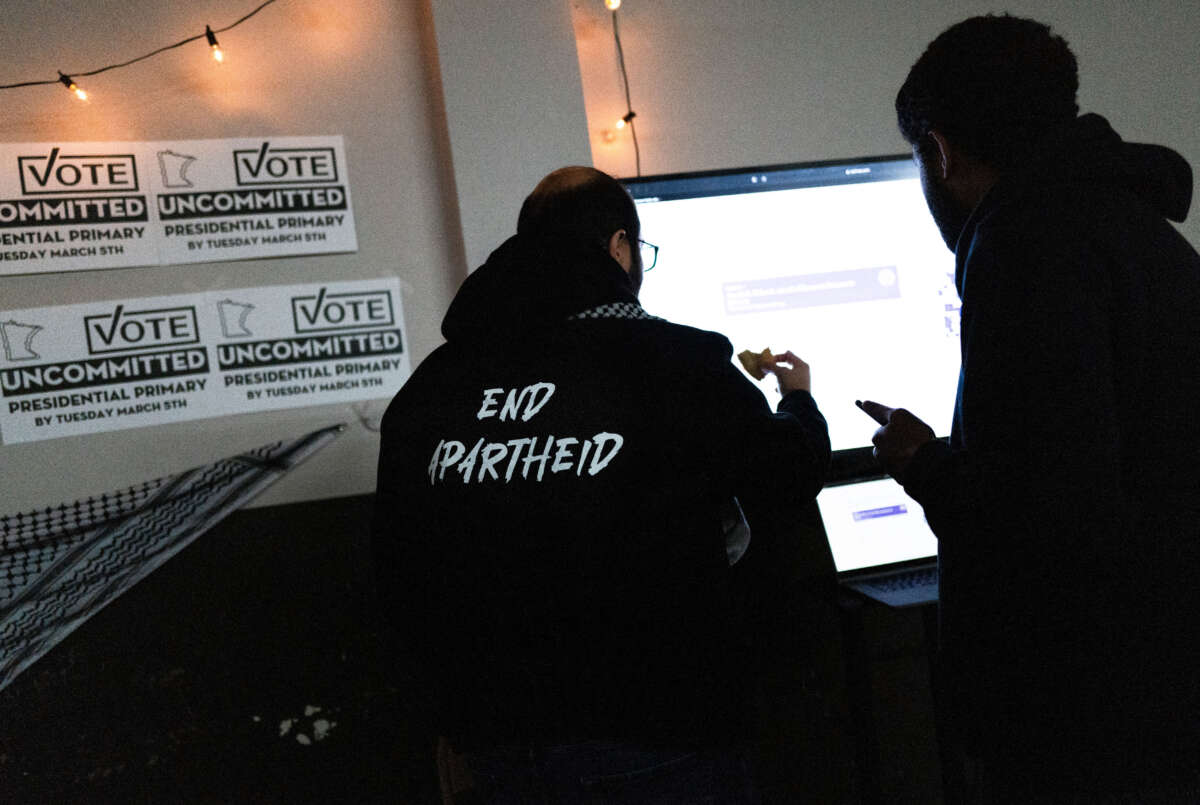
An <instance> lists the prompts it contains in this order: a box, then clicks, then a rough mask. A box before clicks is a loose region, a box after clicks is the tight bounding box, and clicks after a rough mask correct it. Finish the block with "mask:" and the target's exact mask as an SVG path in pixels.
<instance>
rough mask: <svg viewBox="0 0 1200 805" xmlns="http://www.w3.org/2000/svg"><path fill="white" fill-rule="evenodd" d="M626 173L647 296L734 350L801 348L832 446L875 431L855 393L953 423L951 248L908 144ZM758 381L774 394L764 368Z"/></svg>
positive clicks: (934, 421) (650, 305) (955, 316)
mask: <svg viewBox="0 0 1200 805" xmlns="http://www.w3.org/2000/svg"><path fill="white" fill-rule="evenodd" d="M622 181H623V182H624V184H625V186H626V187H627V188H628V190H629V192H630V194H631V195H632V196H633V198H634V200H635V202H636V203H637V208H638V214H639V217H640V218H641V222H642V238H643V239H644V240H646V241H648V242H650V243H653V244H656V245H658V246H659V257H658V264H657V265H656V266H655V267H654V269H653V270H652V271H651V272H650V273H648V274H646V276H645V281H644V283H643V285H642V291H641V301H642V305H643V307H645V309H646V311H647V312H649V313H651V314H653V315H656V316H661V317H663V318H665V319H669V320H671V321H674V322H677V323H680V324H688V325H691V326H694V327H699V328H702V329H705V330H715V331H717V332H719V333H723V334H724V335H726V336H727V337H728V338H729V340H730V341H732V342H733V347H734V352H735V353H737V352H740V351H742V350H745V349H749V350H752V351H754V352H759V351H761V350H762V349H763V348H764V347H766V348H770V349H771V350H772V351H773V352H777V353H778V352H783V351H785V350H789V349H790V350H792V351H793V352H794V353H796V354H797V355H799V356H800V357H801V358H803V359H804V360H805V361H807V362H808V363H809V365H810V366H811V367H812V375H813V396H814V397H815V398H816V400H817V403H818V404H819V405H820V408H821V411H822V413H824V414H825V417H826V419H827V420H828V421H829V433H830V438H831V440H832V442H833V449H834V450H850V449H853V448H862V447H864V446H866V445H869V444H870V440H871V434H872V433H874V431H875V428H876V425H875V424H874V423H873V422H871V420H870V419H869V418H868V417H867V416H866V415H865V414H864V413H863V412H862V411H860V410H859V409H858V408H856V407H855V405H854V401H855V400H856V399H871V400H876V401H878V402H881V403H884V404H886V405H891V406H896V407H900V406H902V407H905V408H908V409H909V410H911V411H912V412H913V413H914V414H916V415H917V416H919V417H921V418H922V419H924V420H925V421H926V422H928V423H929V425H930V426H931V427H932V428H933V429H934V430H935V431H936V433H937V434H938V435H939V436H945V435H947V434H948V433H949V430H950V420H951V416H952V414H953V407H954V395H955V390H956V387H957V383H958V368H959V339H958V336H959V300H958V295H957V293H956V291H955V288H954V256H953V254H951V252H950V251H949V250H948V249H947V248H946V245H945V243H944V242H943V241H942V238H941V236H940V235H939V234H938V231H937V227H936V226H935V225H934V223H933V220H932V219H931V218H930V215H929V211H928V209H927V208H926V205H925V200H924V197H923V196H922V193H921V185H920V178H919V176H918V174H917V169H916V166H915V165H914V164H913V161H912V158H911V157H910V156H907V155H906V156H893V157H872V158H864V159H855V160H843V161H837V162H821V163H810V164H800V165H786V166H774V167H766V168H746V169H739V170H725V171H713V172H706V173H687V174H675V175H664V176H649V177H642V178H636V179H625V180H622ZM735 360H736V358H735ZM760 385H761V387H762V390H763V392H764V393H765V394H766V395H767V398H768V400H769V401H770V402H771V404H772V406H774V404H775V403H777V402H778V400H779V393H778V391H777V387H776V383H775V381H774V379H773V378H772V377H771V376H769V375H768V376H767V378H765V379H764V380H762V381H760Z"/></svg>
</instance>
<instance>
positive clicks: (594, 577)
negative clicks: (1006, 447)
mask: <svg viewBox="0 0 1200 805" xmlns="http://www.w3.org/2000/svg"><path fill="white" fill-rule="evenodd" d="M638 235H639V226H638V216H637V211H636V208H635V206H634V204H633V201H632V200H631V199H630V197H629V195H628V193H626V192H625V190H624V188H622V187H621V185H620V184H619V183H618V182H617V181H616V180H614V179H612V178H611V177H609V176H607V175H605V174H603V173H600V172H599V171H596V170H593V169H591V168H583V167H574V168H564V169H561V170H559V171H555V172H554V173H551V174H550V175H549V176H547V177H546V178H545V179H543V180H542V182H541V183H540V184H539V185H538V186H537V188H535V190H534V192H533V193H532V194H531V195H530V196H529V198H527V199H526V200H525V203H524V205H523V207H522V208H521V213H520V216H519V219H518V224H517V234H516V236H515V237H513V238H511V239H510V240H508V241H507V242H506V243H504V244H503V245H502V246H500V248H498V249H497V250H496V251H495V252H493V253H492V255H491V256H490V257H489V258H488V261H487V263H486V264H485V265H484V266H483V267H481V268H479V269H478V270H477V271H475V272H474V273H473V274H471V276H470V277H468V279H467V280H466V281H465V282H464V283H463V285H462V287H461V289H460V290H459V292H458V294H457V296H456V297H455V298H454V301H453V303H452V304H451V305H450V309H449V311H448V313H447V314H446V318H445V320H444V322H443V323H442V333H443V335H445V337H446V342H447V343H445V344H444V345H442V346H441V347H439V348H438V349H437V350H435V351H434V352H433V353H432V354H431V355H430V356H429V357H428V358H427V359H426V360H425V361H424V362H423V363H422V364H421V366H420V367H419V368H418V369H417V371H416V372H414V374H413V376H412V377H411V378H410V379H409V381H408V382H407V383H406V384H405V385H404V387H403V388H402V389H401V390H400V392H399V393H398V394H397V395H396V397H395V399H394V400H393V401H392V403H391V405H390V406H389V408H388V411H387V414H386V415H385V417H384V421H383V439H382V444H381V448H380V460H379V476H378V492H377V512H376V520H375V527H374V540H375V550H376V562H377V566H378V569H379V586H380V590H381V592H382V594H383V596H384V606H385V609H386V612H387V613H388V615H389V617H391V618H392V619H394V622H395V623H396V625H397V627H398V629H399V632H400V638H401V650H402V651H403V652H404V653H405V654H406V655H407V657H408V658H409V660H410V661H411V662H412V664H413V666H414V668H415V673H416V674H418V680H419V688H420V692H419V694H418V695H428V696H429V697H431V699H432V702H433V714H432V715H431V729H432V730H436V731H437V732H438V733H440V734H442V735H445V736H447V737H448V738H449V739H450V742H451V744H452V746H453V748H454V749H455V750H456V751H457V752H459V753H463V754H464V755H465V756H466V758H467V762H468V765H469V767H470V769H471V771H472V772H473V773H474V776H475V778H476V783H477V784H478V785H479V787H480V789H481V790H482V791H483V792H484V793H485V796H488V797H495V798H496V799H495V800H494V801H510V800H507V799H503V797H504V796H508V797H513V798H514V799H512V800H511V801H525V800H523V799H521V797H522V796H526V797H534V796H545V797H546V801H553V802H574V801H584V799H585V798H586V797H590V796H595V795H596V791H606V792H608V795H610V796H612V797H614V799H612V800H611V801H614V802H618V801H623V800H621V799H620V798H619V797H620V796H621V793H620V792H621V791H623V790H625V789H628V790H629V791H632V792H639V791H640V792H642V793H643V794H644V793H646V792H648V791H654V790H658V789H657V788H656V787H658V786H682V787H684V789H685V790H686V789H691V790H692V794H684V795H683V798H684V799H687V797H688V796H692V795H695V796H699V795H700V794H704V795H708V796H714V797H717V798H716V799H714V800H713V801H715V802H742V801H746V800H745V799H744V798H743V795H742V794H738V793H736V789H737V788H738V786H739V785H740V783H739V782H738V779H739V774H740V772H739V771H738V770H739V768H740V767H739V764H738V763H737V762H731V760H730V758H731V757H732V755H731V754H730V753H729V752H728V751H726V750H728V749H729V748H730V747H733V746H735V745H736V743H737V741H738V740H740V739H742V738H744V737H745V731H746V717H747V704H746V700H745V699H746V692H747V689H748V687H749V685H748V682H749V680H747V679H746V677H745V672H746V666H747V662H748V661H747V657H746V656H745V650H746V647H745V644H746V640H745V630H746V626H745V623H746V621H744V620H743V618H744V617H745V616H746V613H743V612H740V611H739V610H738V601H739V600H745V599H744V598H742V597H739V596H737V595H735V594H734V592H733V591H732V590H731V583H730V582H731V566H730V565H731V560H732V559H733V558H734V555H733V554H731V553H730V550H731V548H732V546H730V545H727V542H726V538H725V532H726V530H731V531H735V532H739V533H744V531H745V527H744V526H745V524H744V523H742V524H741V527H737V528H733V529H726V528H725V526H724V525H723V519H724V521H725V522H726V523H728V522H729V521H731V520H738V519H740V518H739V517H738V513H739V511H742V510H744V511H745V512H747V513H748V514H749V521H750V522H749V528H750V531H751V539H752V540H754V539H755V538H761V537H762V536H763V535H762V534H759V533H757V532H756V531H755V524H756V522H758V521H757V520H756V518H755V515H754V514H753V512H766V513H769V514H775V513H778V512H780V511H787V510H789V509H791V508H793V507H798V506H801V505H803V504H805V503H806V502H811V500H812V499H813V498H814V497H815V496H816V493H817V491H818V490H819V489H820V488H821V486H822V484H823V482H824V478H825V473H826V470H827V467H828V463H829V456H830V452H829V439H828V434H827V430H826V425H825V420H824V418H823V417H822V416H821V414H820V412H819V411H818V410H817V407H816V404H815V403H814V401H813V398H812V396H811V395H810V394H809V391H808V388H809V379H808V367H807V366H806V365H805V364H804V363H803V361H801V360H800V359H799V358H796V357H795V356H794V355H792V354H791V353H786V354H785V355H784V356H783V357H782V358H780V359H778V360H776V361H772V362H770V363H769V365H768V366H767V368H768V369H769V370H770V371H773V372H774V373H775V375H776V376H777V378H778V380H779V383H780V386H781V390H782V391H783V392H784V397H783V400H782V402H781V403H780V404H779V413H772V412H771V411H770V409H769V408H768V406H767V404H766V401H765V399H764V397H763V395H762V394H761V393H760V392H759V391H758V389H757V388H756V387H755V386H754V385H753V384H752V383H751V382H750V381H749V380H748V379H747V378H746V377H745V376H744V375H742V373H741V372H740V370H738V369H736V368H735V367H734V366H733V365H732V363H731V362H730V358H731V347H730V344H729V341H728V340H726V339H725V338H724V337H723V336H721V335H718V334H716V333H710V332H703V331H699V330H695V329H692V328H689V327H683V326H679V325H675V324H671V323H669V322H666V321H663V320H661V319H657V318H655V317H653V316H651V315H649V314H647V313H646V312H645V311H644V310H642V308H641V307H640V306H639V304H638V301H637V292H638V288H639V287H640V284H641V278H642V269H643V263H642V259H641V256H640V253H641V249H640V248H639V247H640V241H639V237H638ZM739 503H740V507H739V505H738V504H739ZM767 519H768V520H770V519H771V518H770V517H768V518H767ZM751 544H752V545H753V544H754V543H753V542H752V543H751ZM826 554H827V549H826ZM826 560H828V557H827V556H826ZM827 564H828V565H829V567H830V568H831V567H832V565H831V563H828V561H827ZM654 767H658V769H659V770H658V771H657V772H651V771H649V769H651V768H654ZM660 776H662V777H663V779H658V778H659V777H660ZM581 780H582V782H581ZM663 790H664V791H665V790H667V789H665V788H664V789H663ZM538 791H540V792H541V793H540V794H536V792H538ZM537 801H542V800H541V799H538V800H537ZM587 801H591V800H590V799H589V800H587ZM605 801H610V800H605Z"/></svg>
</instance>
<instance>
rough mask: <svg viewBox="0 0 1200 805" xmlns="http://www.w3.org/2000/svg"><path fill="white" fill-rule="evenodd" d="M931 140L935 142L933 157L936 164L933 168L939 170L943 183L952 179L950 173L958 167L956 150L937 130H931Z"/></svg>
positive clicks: (938, 173)
mask: <svg viewBox="0 0 1200 805" xmlns="http://www.w3.org/2000/svg"><path fill="white" fill-rule="evenodd" d="M929 139H930V140H932V141H933V147H934V152H933V154H931V156H933V157H934V159H935V160H936V162H935V163H934V164H933V165H932V166H931V167H934V168H936V169H937V175H938V176H940V177H941V178H942V181H945V180H946V179H949V178H950V172H951V171H953V170H954V169H955V168H956V167H957V165H956V164H955V162H956V160H955V156H954V150H953V149H952V148H951V146H950V143H948V142H946V137H945V135H943V134H942V133H941V132H940V131H938V130H937V129H930V130H929Z"/></svg>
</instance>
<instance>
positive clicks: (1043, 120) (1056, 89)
mask: <svg viewBox="0 0 1200 805" xmlns="http://www.w3.org/2000/svg"><path fill="white" fill-rule="evenodd" d="M1078 89H1079V67H1078V64H1077V63H1076V61H1075V54H1074V53H1072V52H1071V48H1070V47H1069V46H1068V45H1067V43H1066V40H1064V39H1063V38H1062V37H1061V36H1057V35H1055V34H1053V33H1051V31H1050V26H1048V25H1044V24H1042V23H1040V22H1035V21H1034V20H1029V19H1023V18H1021V17H1013V16H1010V15H1007V14H1005V15H1001V16H994V15H991V14H988V15H986V16H982V17H971V18H970V19H967V20H963V21H962V22H960V23H958V24H957V25H952V26H951V27H949V28H947V29H946V30H945V31H943V32H942V33H941V34H940V35H939V36H938V37H937V38H936V39H934V40H933V42H931V43H930V45H929V47H928V48H926V49H925V52H924V53H923V54H921V58H919V59H918V60H917V63H916V64H914V65H913V67H912V69H911V70H910V71H909V73H908V78H907V79H906V80H905V82H904V85H903V86H902V87H900V92H899V93H898V94H897V95H896V116H897V121H898V123H899V125H900V133H901V134H903V135H904V138H905V139H906V140H908V142H909V143H910V144H911V145H914V146H917V147H918V149H923V148H925V147H926V145H927V138H928V135H929V132H930V130H931V129H937V130H938V131H939V132H941V133H942V134H944V135H945V136H946V137H947V138H949V139H950V140H952V141H953V142H954V143H955V145H957V146H958V147H959V148H961V149H962V150H963V151H965V152H966V153H967V154H969V155H970V156H972V157H975V158H977V159H979V160H981V161H983V162H984V163H986V164H988V165H991V166H992V167H995V168H1000V169H1005V168H1008V167H1010V166H1011V165H1012V164H1013V163H1014V162H1016V161H1018V160H1020V159H1021V158H1022V156H1024V155H1025V153H1026V151H1027V149H1028V147H1029V145H1030V144H1031V143H1032V141H1033V140H1036V139H1037V138H1038V137H1039V136H1040V135H1041V134H1043V133H1045V132H1046V131H1048V130H1049V129H1051V128H1053V127H1055V126H1057V125H1061V124H1062V123H1065V122H1068V121H1070V120H1072V119H1074V118H1075V116H1076V115H1077V114H1078V113H1079V106H1078V105H1077V104H1076V101H1075V93H1076V92H1077V90H1078Z"/></svg>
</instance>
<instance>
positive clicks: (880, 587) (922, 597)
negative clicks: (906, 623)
mask: <svg viewBox="0 0 1200 805" xmlns="http://www.w3.org/2000/svg"><path fill="white" fill-rule="evenodd" d="M817 507H818V508H819V509H820V512H821V523H822V525H823V526H824V528H825V536H826V537H827V538H828V540H829V548H830V551H831V552H832V553H833V561H834V565H835V566H836V567H837V574H838V582H839V583H840V584H842V585H844V586H846V587H849V588H851V589H853V590H857V591H858V592H860V593H862V594H863V595H866V596H868V597H870V598H873V599H875V600H876V601H879V602H880V603H883V604H886V605H887V606H890V607H912V606H919V605H922V604H931V603H934V602H936V601H937V600H938V577H937V537H935V536H934V535H933V531H932V530H931V529H930V528H929V524H928V523H926V522H925V512H924V511H923V510H922V509H921V506H920V504H919V503H917V502H916V501H914V500H913V499H912V498H910V497H909V496H908V495H906V494H905V493H904V489H903V488H902V487H901V486H900V484H898V483H896V482H895V481H894V480H892V479H891V478H873V479H870V480H855V481H849V482H846V483H840V484H834V485H832V486H827V487H825V488H824V489H823V490H821V492H820V494H819V495H817Z"/></svg>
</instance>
